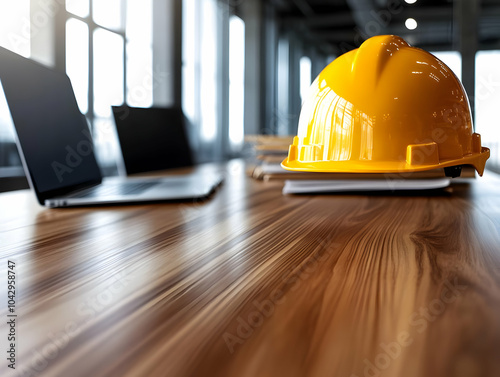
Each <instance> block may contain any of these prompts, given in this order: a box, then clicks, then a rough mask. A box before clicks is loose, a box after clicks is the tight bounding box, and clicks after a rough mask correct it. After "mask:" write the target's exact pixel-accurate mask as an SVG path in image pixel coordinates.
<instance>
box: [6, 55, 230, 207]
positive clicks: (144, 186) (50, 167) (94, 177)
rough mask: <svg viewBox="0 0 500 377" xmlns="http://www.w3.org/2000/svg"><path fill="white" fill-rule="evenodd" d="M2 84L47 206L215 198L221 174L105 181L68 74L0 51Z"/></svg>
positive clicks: (28, 168) (29, 171)
mask: <svg viewBox="0 0 500 377" xmlns="http://www.w3.org/2000/svg"><path fill="white" fill-rule="evenodd" d="M0 83H1V86H2V88H3V93H0V95H5V98H6V101H7V104H8V107H9V110H10V114H11V117H12V121H13V124H14V128H15V131H16V134H17V140H16V141H17V145H18V149H19V153H20V155H21V159H22V161H23V166H24V169H25V172H26V176H27V178H28V181H29V182H30V185H31V187H32V189H33V190H34V192H35V193H36V196H37V198H38V201H39V202H40V204H42V205H45V206H48V207H67V206H81V205H102V204H115V203H123V204H132V203H139V202H150V201H163V200H189V199H194V198H202V197H206V196H208V195H210V193H211V192H212V191H213V190H214V189H215V188H216V187H217V186H218V185H219V183H220V182H221V181H222V174H220V173H216V172H213V173H212V172H210V173H203V174H202V173H198V174H193V175H186V176H175V177H169V178H162V179H138V178H128V179H124V178H117V179H115V178H110V179H104V180H103V177H102V175H101V172H100V169H99V166H98V164H97V161H96V158H95V154H94V149H93V142H92V135H91V133H90V131H89V128H88V125H87V122H86V119H85V117H84V116H83V115H82V114H81V113H80V111H79V109H78V105H77V102H76V99H75V95H74V92H73V89H72V86H71V82H70V80H69V78H68V77H67V76H66V75H64V74H61V73H58V72H56V71H54V70H52V69H49V68H46V67H44V66H42V65H40V64H38V63H35V62H34V61H32V60H29V59H26V58H24V57H22V56H19V55H17V54H14V53H12V52H10V51H8V50H6V49H3V48H0ZM145 143H147V141H145ZM144 148H147V145H144Z"/></svg>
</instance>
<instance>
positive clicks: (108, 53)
mask: <svg viewBox="0 0 500 377" xmlns="http://www.w3.org/2000/svg"><path fill="white" fill-rule="evenodd" d="M66 10H67V13H66V47H65V55H66V72H67V74H68V76H69V77H70V79H71V82H72V85H73V88H74V91H75V95H76V98H77V101H78V106H79V107H80V110H81V112H82V113H84V114H85V115H86V116H87V118H88V119H89V120H90V121H91V123H92V126H93V133H94V140H95V144H96V152H97V157H98V158H99V162H100V163H101V165H103V166H112V165H113V164H114V163H115V162H116V160H117V156H118V155H119V152H118V151H119V145H118V142H117V138H116V135H115V132H114V125H113V119H112V112H111V106H119V105H122V104H123V103H124V102H126V103H127V104H128V105H130V106H135V107H149V106H151V105H152V103H153V69H152V66H153V63H152V61H153V48H152V16H153V10H152V0H106V1H102V0H91V1H89V0H78V1H76V0H70V1H66Z"/></svg>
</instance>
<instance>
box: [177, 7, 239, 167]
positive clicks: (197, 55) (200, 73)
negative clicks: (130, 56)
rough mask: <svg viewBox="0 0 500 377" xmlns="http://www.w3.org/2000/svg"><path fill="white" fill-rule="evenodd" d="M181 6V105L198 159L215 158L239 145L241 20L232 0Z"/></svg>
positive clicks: (237, 150) (235, 148) (237, 149)
mask: <svg viewBox="0 0 500 377" xmlns="http://www.w3.org/2000/svg"><path fill="white" fill-rule="evenodd" d="M182 5H183V7H182V9H183V13H182V35H183V39H182V108H183V110H184V114H185V115H186V117H187V119H188V121H189V128H190V130H191V144H192V146H193V148H194V149H196V157H197V160H198V161H208V160H217V159H221V158H224V157H226V156H228V155H231V154H233V153H237V152H239V151H240V150H241V148H242V145H243V134H244V129H243V122H244V88H245V23H244V22H243V20H242V19H241V18H239V17H237V16H235V15H234V14H233V13H234V12H233V11H234V9H233V8H232V5H231V2H229V3H224V2H220V1H218V0H183V3H182Z"/></svg>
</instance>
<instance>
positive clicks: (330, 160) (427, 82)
mask: <svg viewBox="0 0 500 377" xmlns="http://www.w3.org/2000/svg"><path fill="white" fill-rule="evenodd" d="M489 156H490V151H489V149H488V148H485V147H482V146H481V136H480V135H479V134H478V133H473V130H472V121H471V111H470V107H469V101H468V98H467V94H466V93H465V90H464V88H463V86H462V84H461V83H460V81H459V80H458V79H457V77H456V76H455V75H454V74H453V72H452V71H451V70H450V69H449V68H448V67H447V66H446V65H445V64H444V63H443V62H441V61H440V60H439V59H437V58H436V57H435V56H434V55H432V54H430V53H428V52H426V51H424V50H421V49H419V48H415V47H411V46H410V45H409V44H408V43H407V42H405V41H404V40H403V39H402V38H400V37H397V36H394V35H382V36H376V37H372V38H370V39H368V40H366V41H365V42H364V43H363V44H362V45H361V46H360V47H359V48H358V49H355V50H352V51H350V52H348V53H345V54H343V55H342V56H340V57H338V58H337V59H335V60H334V61H333V62H332V63H330V64H329V65H328V66H327V67H326V68H325V69H324V70H323V71H322V72H321V73H320V74H319V76H318V77H317V78H316V79H315V80H314V82H313V83H312V85H311V88H310V91H309V94H308V97H307V99H306V100H305V102H304V104H303V107H302V110H301V113H300V119H299V128H298V135H297V136H296V137H295V138H294V141H293V144H292V145H290V148H289V152H288V157H287V158H286V159H285V160H284V161H283V162H282V166H283V167H284V168H285V169H288V170H298V171H314V172H353V173H397V172H411V171H423V170H430V169H436V168H448V169H445V171H447V172H448V174H451V175H453V174H454V173H453V169H451V170H450V167H458V166H462V165H472V166H474V168H475V169H476V170H477V172H478V173H479V175H482V174H483V171H484V165H485V163H486V160H487V159H488V157H489ZM459 174H460V173H458V175H459ZM455 175H457V174H455Z"/></svg>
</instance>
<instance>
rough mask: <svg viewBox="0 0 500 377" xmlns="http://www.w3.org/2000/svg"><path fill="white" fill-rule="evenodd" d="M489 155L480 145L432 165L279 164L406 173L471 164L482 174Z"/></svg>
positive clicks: (334, 170)
mask: <svg viewBox="0 0 500 377" xmlns="http://www.w3.org/2000/svg"><path fill="white" fill-rule="evenodd" d="M489 157H490V150H489V148H486V147H482V148H481V152H480V153H474V154H470V155H466V156H464V157H462V158H459V159H452V160H445V161H441V162H440V163H439V164H434V165H410V164H408V163H406V161H377V162H375V163H374V161H371V160H366V161H363V160H346V161H313V162H302V161H297V160H294V161H289V159H288V158H286V159H285V160H283V162H282V163H281V166H282V167H283V168H284V169H286V170H290V171H303V172H315V173H322V172H323V173H407V172H417V171H425V170H432V169H439V168H446V167H449V166H457V165H471V166H473V167H474V169H476V171H477V172H478V174H479V175H480V176H482V175H483V172H484V166H485V164H486V160H487V159H488V158H489Z"/></svg>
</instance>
